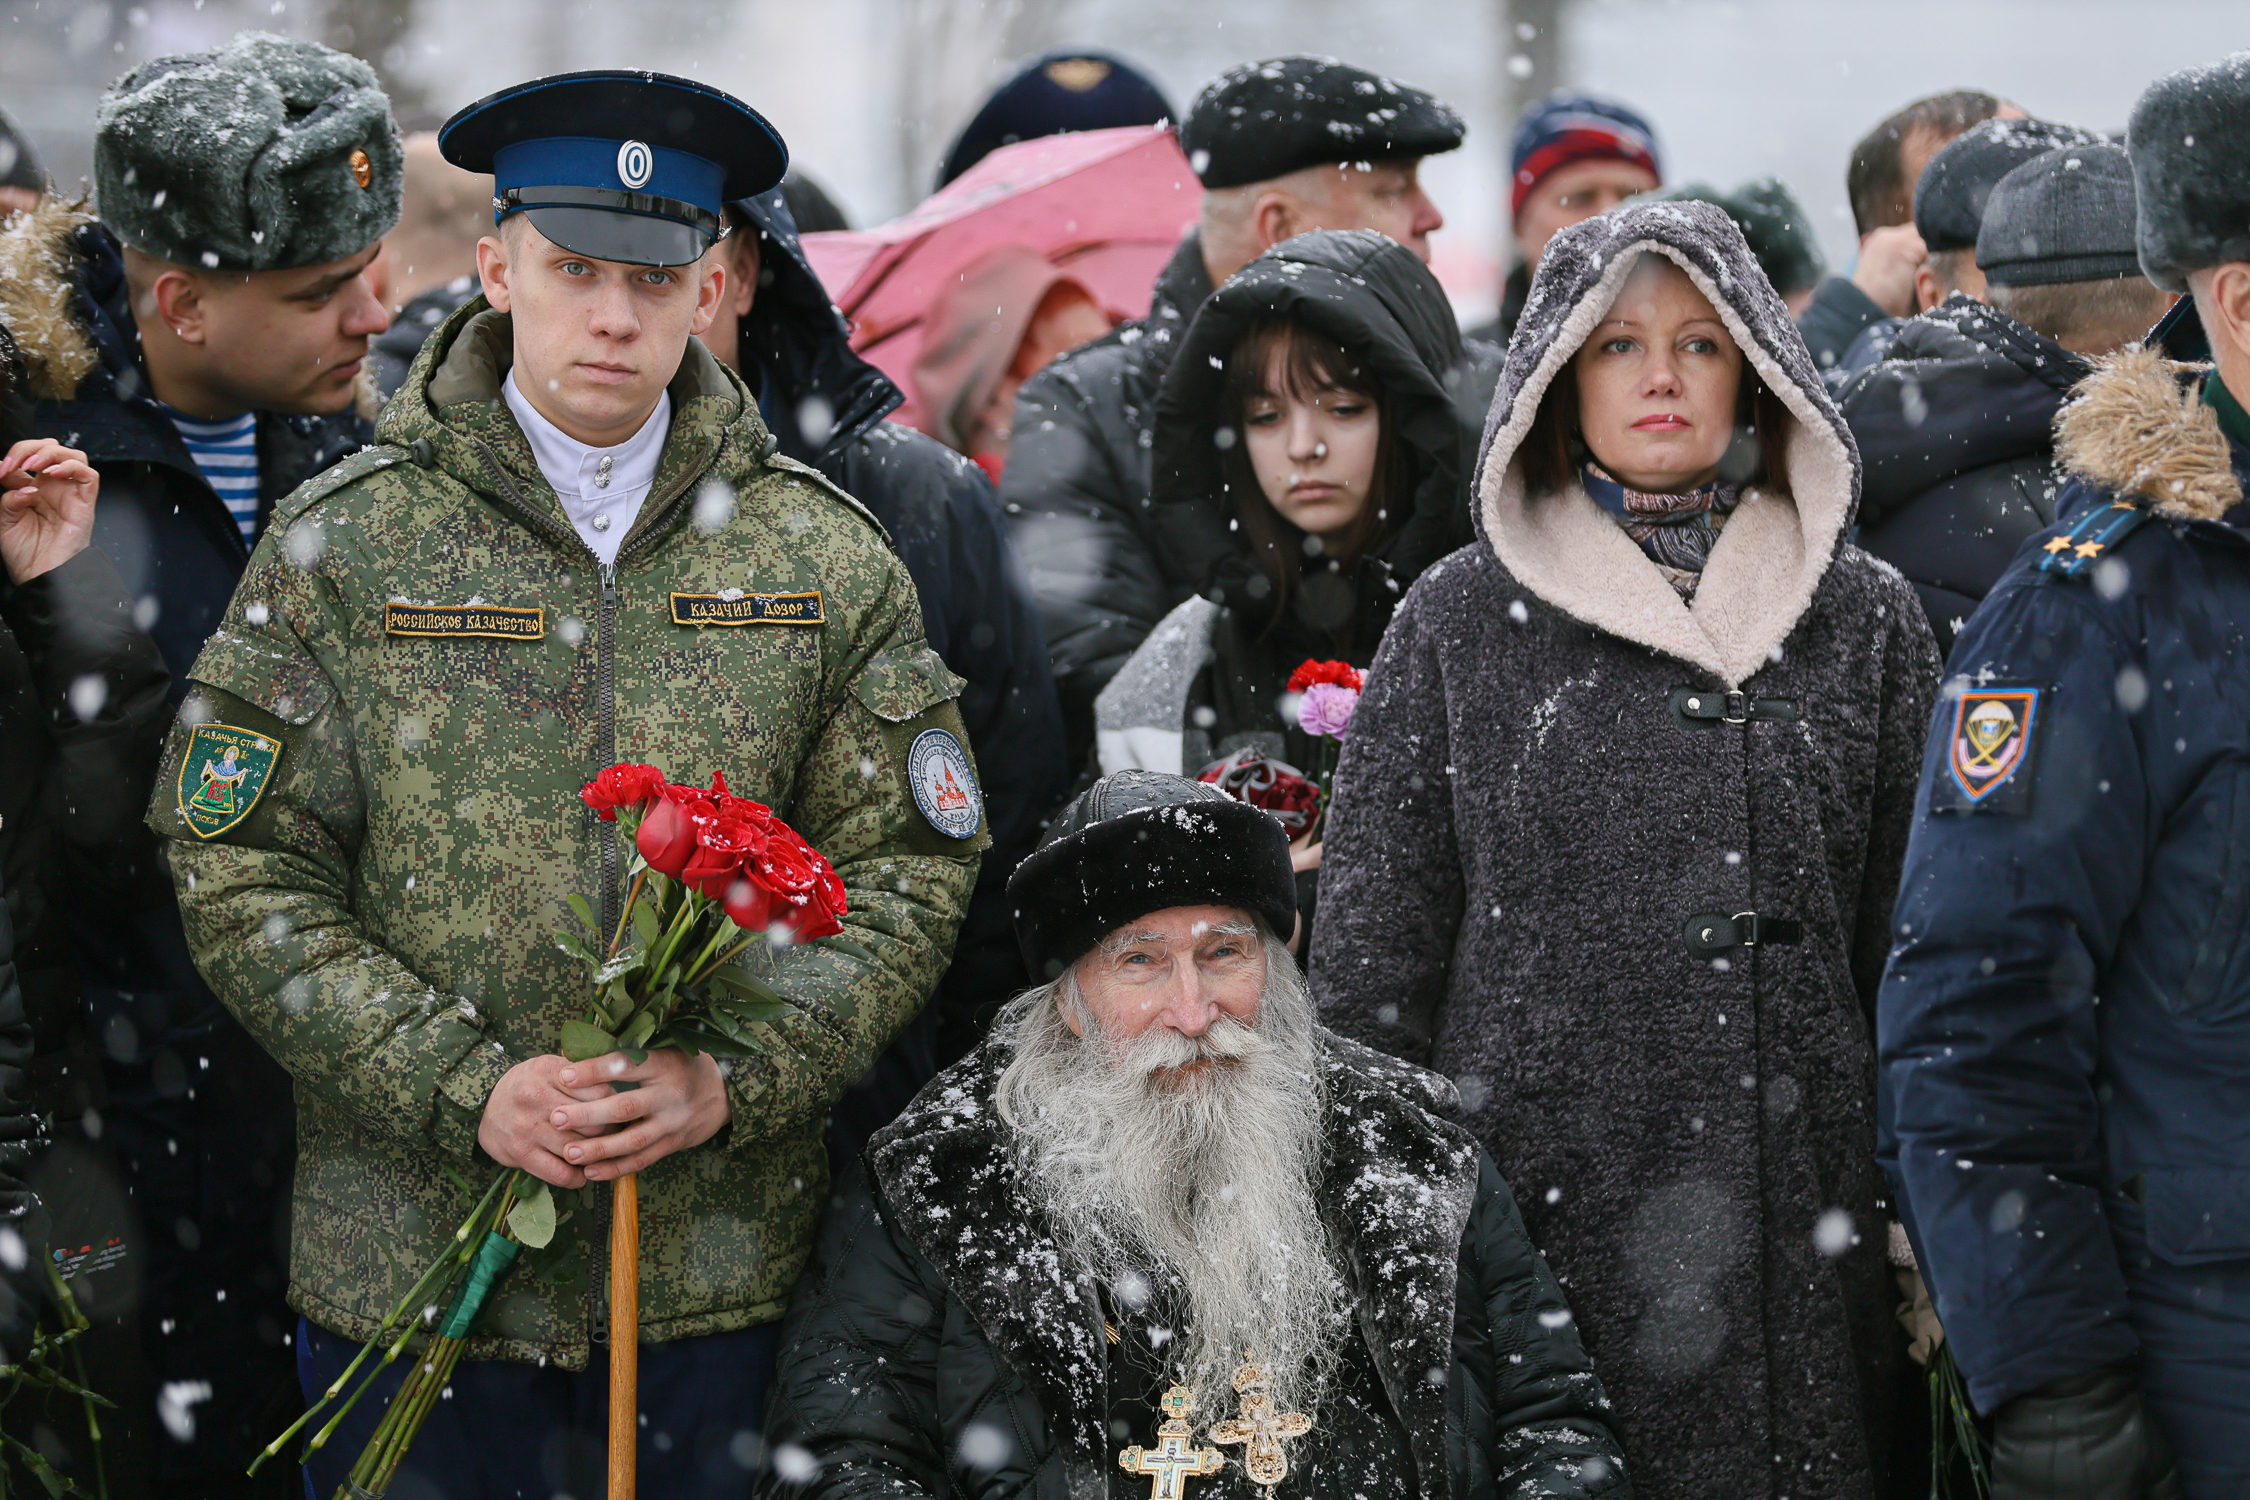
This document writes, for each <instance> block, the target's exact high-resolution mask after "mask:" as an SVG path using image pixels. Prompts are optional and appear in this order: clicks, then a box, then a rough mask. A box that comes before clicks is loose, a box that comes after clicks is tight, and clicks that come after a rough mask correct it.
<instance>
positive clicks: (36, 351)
mask: <svg viewBox="0 0 2250 1500" xmlns="http://www.w3.org/2000/svg"><path fill="white" fill-rule="evenodd" d="M93 221H94V216H93V215H92V214H91V213H89V212H87V211H86V209H84V208H83V207H81V206H79V205H77V204H72V203H65V202H63V200H62V199H60V198H57V197H56V196H55V195H54V194H52V193H44V194H41V195H40V198H39V202H38V205H37V206H36V207H34V208H32V209H31V210H30V211H29V212H26V213H21V214H17V215H16V216H15V217H14V218H12V219H9V220H8V221H7V227H6V228H5V229H0V324H5V325H6V326H7V329H8V332H9V334H10V335H11V336H13V337H14V339H15V341H16V347H17V348H18V349H19V350H21V351H22V352H23V359H24V366H25V369H26V370H27V372H28V373H29V375H30V388H29V390H28V392H27V394H28V395H29V396H30V397H31V399H33V400H34V401H68V400H69V399H70V398H71V397H72V396H74V395H76V394H77V392H78V382H79V381H81V380H83V379H85V378H86V376H87V374H88V373H89V372H90V371H92V370H93V368H94V366H96V365H98V364H100V363H101V356H100V355H98V354H96V353H95V352H94V344H93V340H91V339H89V338H87V337H86V330H85V329H83V328H81V327H79V325H78V322H77V320H76V319H75V318H73V317H72V316H71V299H72V297H73V296H74V295H75V293H76V290H77V289H76V287H75V286H74V285H73V282H72V276H71V249H70V236H71V235H72V234H73V233H74V232H75V231H76V230H77V229H78V227H79V226H80V225H81V224H90V223H92V222H93Z"/></svg>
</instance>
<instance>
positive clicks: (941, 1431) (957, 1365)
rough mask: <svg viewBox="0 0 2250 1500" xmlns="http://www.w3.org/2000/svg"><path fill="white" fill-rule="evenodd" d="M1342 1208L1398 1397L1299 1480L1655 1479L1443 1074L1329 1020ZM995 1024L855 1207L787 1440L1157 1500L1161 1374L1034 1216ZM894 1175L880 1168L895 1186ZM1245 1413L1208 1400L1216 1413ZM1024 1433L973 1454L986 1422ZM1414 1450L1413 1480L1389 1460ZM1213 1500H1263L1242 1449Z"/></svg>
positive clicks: (925, 1478)
mask: <svg viewBox="0 0 2250 1500" xmlns="http://www.w3.org/2000/svg"><path fill="white" fill-rule="evenodd" d="M1323 1046H1324V1051H1325V1054H1326V1057H1327V1068H1326V1080H1325V1081H1326V1084H1327V1088H1328V1092H1329V1101H1330V1102H1329V1120H1330V1129H1329V1134H1328V1148H1327V1157H1326V1169H1325V1171H1324V1174H1323V1176H1322V1181H1321V1186H1320V1189H1319V1191H1320V1196H1321V1212H1322V1217H1323V1219H1324V1220H1325V1222H1326V1223H1327V1224H1328V1225H1329V1226H1330V1227H1331V1228H1332V1229H1333V1230H1334V1231H1335V1232H1336V1235H1337V1238H1338V1240H1339V1242H1340V1243H1341V1245H1342V1246H1343V1249H1344V1253H1345V1257H1346V1260H1347V1262H1348V1265H1349V1274H1350V1277H1351V1279H1352V1282H1353V1290H1354V1293H1355V1298H1356V1302H1357V1310H1358V1318H1357V1320H1356V1321H1357V1325H1358V1328H1359V1331H1360V1333H1361V1335H1362V1336H1363V1337H1364V1339H1365V1341H1366V1342H1365V1345H1364V1348H1365V1350H1366V1352H1367V1353H1368V1354H1369V1355H1371V1356H1372V1360H1371V1363H1372V1366H1373V1372H1374V1374H1375V1376H1376V1377H1377V1379H1378V1382H1379V1385H1380V1393H1379V1394H1376V1393H1373V1392H1370V1393H1368V1394H1367V1397H1366V1398H1365V1399H1362V1400H1360V1401H1356V1402H1349V1401H1343V1400H1338V1401H1336V1402H1334V1403H1332V1407H1333V1409H1332V1410H1330V1411H1328V1412H1324V1413H1321V1414H1319V1416H1318V1418H1317V1425H1316V1426H1315V1428H1314V1431H1313V1434H1312V1435H1311V1436H1310V1437H1309V1438H1306V1439H1303V1440H1301V1441H1300V1443H1299V1444H1298V1450H1297V1452H1296V1453H1294V1454H1292V1456H1291V1468H1292V1471H1293V1472H1292V1474H1291V1477H1290V1479H1289V1480H1288V1481H1287V1483H1288V1486H1289V1490H1288V1492H1289V1493H1291V1494H1303V1495H1319V1496H1331V1495H1333V1496H1351V1495H1355V1494H1357V1495H1365V1496H1370V1497H1372V1496H1377V1495H1381V1496H1386V1497H1388V1496H1413V1495H1420V1496H1422V1497H1425V1500H1444V1497H1447V1496H1454V1497H1459V1500H1478V1497H1492V1496H1499V1495H1503V1494H1504V1495H1509V1496H1525V1497H1529V1496H1565V1495H1571V1496H1592V1495H1611V1496H1623V1495H1627V1494H1630V1493H1631V1488H1630V1486H1629V1485H1628V1484H1627V1483H1626V1481H1625V1478H1624V1474H1623V1464H1622V1460H1621V1459H1620V1457H1619V1454H1618V1450H1617V1446H1616V1443H1615V1440H1614V1439H1613V1438H1612V1436H1611V1434H1610V1430H1609V1426H1608V1417H1609V1413H1608V1403H1607V1402H1606V1401H1605V1400H1604V1398H1603V1396H1602V1389H1601V1385H1600V1382H1599V1381H1597V1380H1596V1379H1595V1376H1594V1373H1593V1371H1592V1369H1591V1367H1590V1366H1589V1365H1588V1364H1587V1362H1586V1357H1585V1355H1584V1353H1583V1352H1582V1351H1581V1350H1580V1348H1579V1343H1578V1336H1577V1334H1576V1332H1575V1331H1574V1330H1573V1328H1572V1327H1571V1322H1570V1313H1569V1311H1568V1309H1566V1308H1565V1307H1564V1305H1563V1296H1562V1292H1561V1290H1560V1289H1559V1288H1558V1287H1557V1286H1556V1285H1555V1280H1554V1277H1553V1276H1552V1275H1551V1274H1549V1272H1548V1270H1547V1268H1546V1265H1545V1263H1544V1262H1543V1261H1542V1260H1541V1258H1540V1256H1539V1254H1538V1253H1537V1252H1536V1251H1535V1250H1534V1249H1533V1248H1532V1245H1531V1242H1530V1241H1529V1240H1528V1239H1526V1238H1525V1236H1524V1232H1523V1224H1522V1220H1521V1219H1520V1218H1519V1217H1518V1215H1517V1212H1516V1208H1515V1204H1514V1201H1513V1199H1512V1198H1511V1196H1510V1194H1509V1192H1508V1188H1507V1185H1506V1184H1505V1183H1504V1182H1502V1181H1501V1180H1500V1177H1499V1174H1498V1173H1497V1172H1496V1171H1494V1169H1493V1166H1492V1163H1491V1161H1490V1159H1489V1158H1487V1157H1486V1156H1485V1155H1484V1153H1483V1152H1482V1151H1480V1150H1478V1149H1477V1144H1476V1142H1475V1140H1474V1139H1472V1138H1471V1137H1470V1135H1469V1133H1468V1132H1467V1131H1465V1130H1463V1129H1462V1128H1461V1127H1460V1126H1459V1124H1457V1123H1456V1120H1457V1114H1458V1100H1457V1098H1456V1096H1455V1094H1454V1091H1453V1089H1452V1087H1451V1086H1450V1085H1448V1084H1447V1083H1445V1082H1444V1081H1443V1080H1442V1079H1438V1078H1433V1077H1431V1076H1430V1075H1429V1074H1427V1073H1424V1072H1422V1071H1420V1070H1419V1069H1415V1068H1408V1067H1405V1066H1402V1065H1401V1064H1399V1063H1397V1062H1395V1061H1393V1060H1391V1059H1389V1058H1386V1057H1382V1056H1380V1055H1378V1054H1375V1053H1372V1052H1369V1051H1367V1050H1366V1049H1364V1048H1361V1047H1357V1046H1354V1045H1353V1044H1351V1043H1349V1042H1346V1041H1343V1040H1342V1039H1340V1038H1336V1037H1331V1036H1326V1035H1325V1034H1324V1035H1323ZM1008 1058H1009V1050H1008V1044H1007V1042H1006V1041H1005V1039H1003V1038H998V1037H995V1038H994V1039H993V1040H991V1041H988V1042H987V1043H986V1044H985V1045H984V1046H983V1048H981V1049H980V1050H979V1051H978V1052H976V1053H974V1054H972V1055H971V1056H970V1057H969V1058H968V1059H967V1060H966V1061H965V1062H963V1063H962V1064H961V1065H960V1066H959V1067H957V1068H956V1069H954V1070H953V1071H951V1072H949V1073H947V1074H946V1075H944V1076H943V1077H941V1078H939V1079H938V1080H937V1081H936V1082H935V1083H933V1084H932V1085H931V1086H930V1087H929V1088H928V1089H926V1090H924V1091H923V1093H922V1095H921V1097H920V1098H919V1099H917V1100H916V1101H915V1103H914V1105H913V1107H912V1108H911V1109H910V1110H908V1112H907V1113H906V1114H905V1115H903V1116H901V1117H900V1118H899V1120H898V1121H897V1123H895V1124H893V1125H892V1126H891V1127H890V1128H889V1129H887V1130H885V1131H883V1132H882V1133H881V1134H879V1135H878V1136H877V1137H876V1138H875V1141H874V1144H873V1145H872V1146H871V1147H870V1149H869V1152H868V1157H867V1163H868V1170H867V1173H866V1175H865V1176H863V1177H862V1178H861V1179H860V1180H859V1181H857V1182H856V1183H854V1184H853V1185H851V1186H850V1187H849V1188H847V1190H846V1191H844V1192H843V1193H841V1194H840V1195H839V1196H838V1197H837V1199H836V1201H835V1202H834V1203H833V1204H832V1205H831V1206H830V1209H829V1214H828V1218H827V1221H826V1224H825V1226H824V1227H823V1229H822V1232H821V1240H820V1244H819V1246H818V1248H817V1249H816V1250H815V1251H814V1254H813V1261H812V1264H811V1265H810V1266H809V1267H808V1268H807V1269H806V1272H805V1277H804V1280H803V1281H802V1282H801V1283H800V1284H799V1286H798V1289H797V1295H796V1299H795V1301H794V1302H793V1304H792V1305H791V1307H790V1311H789V1317H788V1321H787V1322H786V1323H785V1324H784V1325H783V1328H782V1352H781V1359H780V1367H779V1369H778V1371H777V1372H776V1375H775V1378H774V1386H773V1394H772V1397H771V1398H770V1401H769V1404H768V1406H767V1409H766V1428H765V1436H766V1440H767V1442H768V1443H770V1444H773V1445H775V1446H777V1447H778V1446H779V1445H781V1444H784V1443H789V1444H795V1445H796V1446H797V1447H799V1448H802V1449H803V1450H805V1451H806V1452H807V1453H808V1454H810V1455H811V1457H812V1459H813V1461H814V1462H815V1463H816V1464H817V1465H818V1475H817V1477H816V1478H814V1479H812V1480H810V1481H808V1482H807V1483H806V1484H804V1485H803V1486H802V1487H801V1488H800V1487H798V1486H793V1485H789V1484H785V1483H782V1482H780V1481H779V1480H778V1479H777V1477H776V1475H775V1473H774V1471H771V1470H769V1471H768V1473H767V1476H766V1478H765V1479H764V1480H763V1481H762V1482H761V1486H760V1494H761V1495H764V1496H768V1497H772V1496H780V1495H789V1494H805V1495H810V1496H819V1497H828V1496H844V1495H859V1494H869V1493H882V1494H889V1495H900V1496H912V1495H928V1496H940V1495H951V1496H961V1497H975V1500H986V1497H990V1500H999V1497H1003V1496H1009V1497H1012V1496H1019V1495H1022V1496H1037V1497H1039V1500H1063V1497H1065V1496H1070V1497H1079V1500H1092V1497H1098V1496H1102V1495H1105V1494H1113V1495H1121V1496H1130V1495H1135V1494H1139V1493H1142V1492H1143V1488H1144V1486H1145V1485H1146V1483H1147V1481H1145V1480H1140V1479H1133V1480H1130V1481H1127V1480H1126V1479H1125V1477H1124V1476H1123V1475H1122V1474H1121V1473H1120V1471H1119V1470H1118V1467H1117V1452H1118V1450H1119V1449H1120V1448H1121V1447H1123V1446H1124V1445H1125V1444H1127V1443H1130V1442H1147V1441H1148V1440H1149V1434H1147V1433H1145V1432H1135V1433H1132V1434H1130V1435H1119V1434H1117V1433H1115V1432H1113V1431H1112V1430H1111V1428H1110V1422H1109V1420H1108V1417H1109V1412H1110V1409H1111V1403H1112V1401H1113V1400H1114V1399H1115V1398H1116V1396H1117V1394H1118V1391H1119V1388H1120V1387H1122V1386H1127V1385H1129V1384H1137V1382H1134V1381H1130V1380H1129V1379H1128V1378H1127V1376H1126V1373H1125V1372H1126V1368H1127V1367H1126V1363H1125V1361H1123V1360H1121V1359H1119V1358H1118V1357H1117V1356H1115V1355H1114V1354H1113V1353H1112V1352H1111V1348H1110V1346H1109V1344H1108V1343H1107V1341H1106V1340H1105V1338H1104V1335H1103V1330H1102V1307H1101V1296H1102V1294H1101V1292H1100V1290H1099V1288H1098V1287H1097V1286H1096V1285H1095V1283H1094V1282H1093V1280H1092V1279H1091V1278H1090V1277H1088V1276H1086V1275H1084V1274H1082V1273H1079V1272H1076V1271H1075V1270H1074V1269H1073V1268H1072V1267H1071V1265H1070V1263H1069V1262H1068V1261H1067V1260H1066V1259H1065V1258H1064V1256H1063V1253H1062V1251H1061V1249H1060V1247H1059V1246H1058V1245H1057V1244H1056V1242H1055V1239H1054V1235H1053V1232H1052V1230H1051V1229H1050V1228H1049V1227H1048V1226H1047V1224H1046V1223H1045V1222H1044V1220H1043V1219H1042V1218H1041V1217H1040V1216H1039V1214H1038V1213H1037V1212H1036V1211H1035V1210H1034V1209H1033V1208H1032V1206H1031V1204H1030V1202H1029V1200H1028V1196H1027V1189H1026V1185H1025V1184H1024V1182H1023V1180H1022V1178H1021V1176H1020V1175H1019V1174H1018V1172H1017V1170H1016V1168H1015V1166H1014V1163H1013V1157H1012V1153H1011V1149H1010V1138H1009V1131H1008V1129H1007V1127H1006V1126H1005V1125H1004V1124H1003V1123H1002V1122H1001V1120H1000V1119H999V1117H998V1115H997V1114H996V1113H995V1112H994V1110H993V1107H992V1096H993V1087H994V1084H995V1082H996V1081H997V1079H998V1077H999V1074H1000V1071H1001V1070H1002V1069H1003V1068H1004V1067H1005V1066H1006V1065H1007V1062H1008ZM870 1179H871V1180H870ZM1222 1415H1231V1413H1225V1414H1222V1413H1214V1412H1198V1413H1197V1414H1196V1417H1195V1420H1196V1423H1197V1426H1198V1429H1199V1430H1200V1428H1201V1426H1202V1424H1204V1423H1206V1422H1212V1421H1217V1420H1219V1419H1220V1418H1221V1416H1222ZM980 1424H981V1425H982V1426H984V1427H986V1428H989V1429H996V1430H997V1432H998V1433H999V1434H1000V1435H1002V1437H1003V1438H1004V1440H1005V1441H1004V1443H1003V1445H1002V1446H1003V1448H1004V1451H1003V1453H1001V1454H1000V1455H999V1456H998V1457H997V1460H996V1461H995V1462H990V1463H984V1464H983V1465H982V1466H981V1467H978V1466H973V1460H975V1459H976V1446H977V1445H976V1444H975V1443H973V1442H972V1443H971V1444H969V1445H966V1447H965V1445H964V1443H963V1441H962V1439H963V1436H964V1434H965V1433H967V1432H968V1431H969V1430H970V1429H971V1428H972V1426H973V1425H980ZM1401 1452H1403V1453H1404V1454H1405V1455H1406V1456H1407V1458H1408V1460H1409V1464H1408V1467H1409V1470H1410V1471H1409V1472H1406V1473H1400V1472H1398V1471H1397V1470H1396V1469H1395V1468H1385V1469H1384V1470H1382V1471H1381V1472H1373V1473H1370V1472H1366V1466H1367V1463H1368V1461H1369V1458H1370V1456H1371V1455H1388V1456H1392V1459H1393V1462H1395V1456H1396V1455H1398V1454H1400V1453H1401ZM1188 1493H1189V1495H1190V1496H1191V1497H1208V1500H1250V1497H1251V1496H1252V1495H1254V1494H1255V1493H1256V1491H1255V1490H1253V1489H1252V1487H1251V1486H1249V1485H1248V1484H1247V1483H1246V1482H1245V1479H1244V1476H1243V1475H1242V1473H1241V1468H1240V1465H1239V1463H1236V1464H1230V1465H1228V1467H1227V1470H1226V1471H1225V1472H1224V1473H1223V1474H1221V1475H1219V1476H1216V1477H1214V1478H1212V1479H1209V1480H1196V1481H1193V1487H1192V1488H1191V1489H1190V1490H1189V1491H1188Z"/></svg>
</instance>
